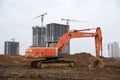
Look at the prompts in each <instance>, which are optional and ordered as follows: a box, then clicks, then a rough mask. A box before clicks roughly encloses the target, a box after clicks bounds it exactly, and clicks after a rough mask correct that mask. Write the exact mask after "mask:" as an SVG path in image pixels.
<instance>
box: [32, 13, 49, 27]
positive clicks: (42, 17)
mask: <svg viewBox="0 0 120 80" xmlns="http://www.w3.org/2000/svg"><path fill="white" fill-rule="evenodd" d="M45 15H47V13H43V14H41V15H39V16H37V17H35V18H34V19H36V18H39V17H41V27H43V21H44V16H45Z"/></svg>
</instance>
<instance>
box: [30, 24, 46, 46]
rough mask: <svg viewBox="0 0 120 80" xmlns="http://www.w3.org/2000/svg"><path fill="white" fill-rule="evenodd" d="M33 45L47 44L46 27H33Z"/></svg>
mask: <svg viewBox="0 0 120 80" xmlns="http://www.w3.org/2000/svg"><path fill="white" fill-rule="evenodd" d="M32 35H33V36H32V37H33V44H32V46H33V47H45V46H46V28H45V27H39V26H35V27H32Z"/></svg>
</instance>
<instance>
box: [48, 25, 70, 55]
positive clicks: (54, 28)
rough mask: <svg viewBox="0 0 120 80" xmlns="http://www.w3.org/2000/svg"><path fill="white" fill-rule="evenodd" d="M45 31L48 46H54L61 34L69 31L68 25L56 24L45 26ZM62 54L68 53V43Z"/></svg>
mask: <svg viewBox="0 0 120 80" xmlns="http://www.w3.org/2000/svg"><path fill="white" fill-rule="evenodd" d="M46 27H47V29H46V36H47V40H46V41H47V43H50V44H49V46H54V45H55V44H56V43H57V41H58V40H59V39H60V38H61V36H62V35H63V34H65V33H66V32H68V31H69V26H68V25H63V24H57V23H50V24H47V26H46ZM64 53H70V44H69V42H68V44H67V46H66V48H65V51H64Z"/></svg>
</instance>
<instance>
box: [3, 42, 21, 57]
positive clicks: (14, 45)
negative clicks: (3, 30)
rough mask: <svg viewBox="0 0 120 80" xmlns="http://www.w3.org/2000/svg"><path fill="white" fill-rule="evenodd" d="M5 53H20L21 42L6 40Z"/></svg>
mask: <svg viewBox="0 0 120 80" xmlns="http://www.w3.org/2000/svg"><path fill="white" fill-rule="evenodd" d="M4 54H9V55H17V54H19V42H14V41H5V43H4Z"/></svg>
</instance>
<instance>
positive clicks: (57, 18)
mask: <svg viewBox="0 0 120 80" xmlns="http://www.w3.org/2000/svg"><path fill="white" fill-rule="evenodd" d="M46 12H47V13H48V14H47V15H45V16H44V26H45V25H46V24H48V23H61V24H66V22H65V21H62V20H61V18H65V19H71V20H78V21H79V22H72V21H70V22H69V25H70V30H72V29H84V28H96V27H101V29H102V35H103V56H107V55H108V51H107V44H108V43H111V42H118V43H120V36H119V34H120V0H0V36H1V38H0V53H1V54H3V53H4V42H5V41H11V39H13V38H14V39H15V41H18V42H20V54H21V55H24V54H25V49H26V48H28V47H29V46H31V45H32V26H35V25H41V19H40V18H37V19H33V18H34V17H36V16H38V15H41V14H43V13H46ZM82 21H85V22H84V23H83V22H82ZM70 45H71V46H70V52H71V54H74V53H79V52H89V53H91V54H92V55H95V46H94V45H95V44H94V38H80V39H72V40H70Z"/></svg>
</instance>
